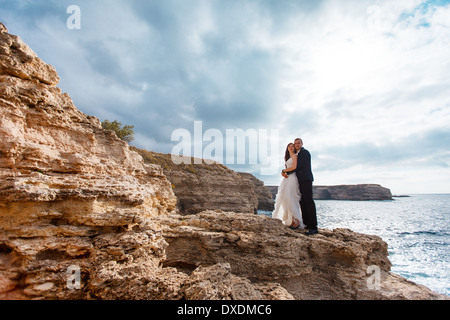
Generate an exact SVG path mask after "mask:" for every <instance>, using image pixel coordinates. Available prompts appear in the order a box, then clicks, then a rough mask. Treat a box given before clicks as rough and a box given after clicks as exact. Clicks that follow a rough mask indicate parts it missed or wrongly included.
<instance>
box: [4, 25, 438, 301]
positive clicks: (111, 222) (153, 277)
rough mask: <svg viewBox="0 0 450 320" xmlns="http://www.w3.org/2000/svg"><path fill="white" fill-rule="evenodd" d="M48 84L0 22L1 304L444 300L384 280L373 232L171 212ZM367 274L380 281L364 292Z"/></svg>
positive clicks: (165, 195)
mask: <svg viewBox="0 0 450 320" xmlns="http://www.w3.org/2000/svg"><path fill="white" fill-rule="evenodd" d="M57 82H58V76H57V74H56V72H55V70H54V68H53V67H51V66H50V65H47V64H45V63H44V62H42V61H41V60H40V59H39V58H38V57H37V56H36V55H35V54H34V53H33V51H32V50H31V49H30V48H28V47H27V46H26V45H25V44H24V43H23V42H22V41H21V40H20V38H19V37H17V36H13V35H10V34H8V32H7V30H6V28H5V27H4V26H3V25H1V24H0V299H302V298H311V299H336V298H337V299H374V298H375V299H378V298H380V299H392V298H401V299H437V298H442V297H443V296H441V295H437V294H435V293H433V292H431V291H430V290H428V289H427V288H425V287H423V286H419V285H416V284H413V283H411V282H408V281H406V280H405V279H403V278H401V277H399V276H396V275H394V274H392V273H390V263H389V260H388V258H387V249H386V248H387V245H386V243H384V242H383V241H382V240H381V239H380V238H378V237H374V236H367V235H361V234H357V233H354V232H351V231H350V230H342V229H340V230H334V231H329V230H321V234H320V235H317V236H313V237H307V236H305V235H303V234H301V233H298V232H295V231H292V230H290V229H286V228H285V227H284V226H283V225H282V224H281V222H279V221H276V220H272V219H269V218H266V217H262V216H257V215H253V214H242V213H233V212H223V211H205V212H201V213H198V214H196V215H180V214H178V213H177V207H176V200H177V199H176V197H175V195H174V193H173V188H172V185H171V183H170V182H169V180H167V178H166V176H165V175H164V173H163V169H162V168H161V166H158V165H150V164H146V163H145V162H144V160H143V159H142V157H141V156H140V155H138V154H137V153H136V152H133V151H132V150H130V149H129V147H128V146H127V144H126V143H124V142H122V141H121V140H119V139H118V138H117V137H116V136H115V134H114V133H112V132H110V131H105V130H103V129H102V128H101V126H100V123H99V121H98V119H96V118H94V117H90V116H86V115H85V114H83V113H82V112H80V111H79V110H77V109H76V108H75V106H74V105H73V103H72V101H71V99H70V97H69V96H68V95H67V94H64V93H61V91H60V90H59V89H58V88H57V87H56V84H57ZM368 266H376V267H377V268H379V270H380V280H381V281H380V286H379V287H375V288H373V287H371V286H370V285H368V284H367V283H368V282H367V280H368V279H369V278H368V277H369V275H368V274H367V267H368ZM444 298H445V297H444Z"/></svg>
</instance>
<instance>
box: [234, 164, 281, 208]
mask: <svg viewBox="0 0 450 320" xmlns="http://www.w3.org/2000/svg"><path fill="white" fill-rule="evenodd" d="M239 174H240V175H241V177H243V178H244V179H247V180H248V181H250V182H251V183H252V184H253V187H254V188H255V193H256V197H257V198H258V210H266V211H272V210H274V209H275V201H274V198H272V192H271V191H270V190H269V189H268V188H267V187H266V186H265V185H264V182H263V181H261V180H259V179H258V178H256V177H255V176H254V175H252V174H250V173H246V172H239Z"/></svg>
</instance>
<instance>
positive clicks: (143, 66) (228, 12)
mask: <svg viewBox="0 0 450 320" xmlns="http://www.w3.org/2000/svg"><path fill="white" fill-rule="evenodd" d="M70 4H72V3H71V1H68V0H64V1H40V0H36V1H23V0H21V1H15V2H11V1H6V0H0V5H1V7H2V17H3V19H5V21H4V22H5V23H6V25H7V26H8V28H9V30H10V32H12V33H16V34H19V35H20V36H21V37H22V38H23V39H24V40H25V42H26V43H28V44H29V45H30V46H31V47H32V48H33V50H35V51H36V52H37V54H38V55H39V56H40V57H41V58H43V60H44V61H46V62H48V63H50V64H52V65H54V66H55V67H56V69H57V70H58V73H59V74H60V77H61V83H60V87H61V88H62V90H64V91H66V92H68V93H69V94H70V95H71V97H72V98H73V99H74V101H75V104H76V105H77V107H79V108H80V109H81V110H82V111H84V112H85V113H88V114H92V115H95V116H97V117H99V118H100V119H102V120H103V119H105V118H108V119H110V120H113V119H117V120H119V121H121V122H122V123H127V124H133V125H134V126H135V130H136V140H135V142H134V143H135V144H136V145H138V146H141V147H145V148H148V149H153V150H155V151H160V152H170V151H171V149H172V147H173V145H174V143H173V142H172V141H170V137H171V133H172V132H173V131H174V130H175V129H178V128H186V129H188V130H191V128H193V122H194V121H195V120H199V121H202V122H203V127H204V130H206V129H209V128H216V129H218V130H220V131H221V132H222V133H223V134H225V131H226V129H235V128H242V129H244V130H246V129H259V128H263V129H267V130H271V129H279V130H280V137H279V140H280V141H279V152H280V154H282V153H283V152H284V148H285V145H286V143H287V142H289V141H291V140H292V139H294V138H295V137H298V136H300V137H302V138H303V140H304V142H305V146H307V148H308V149H309V150H310V151H311V153H312V155H313V167H314V169H315V173H316V174H315V176H316V180H317V181H318V182H324V183H331V182H337V183H339V180H346V181H352V182H354V181H357V182H360V183H365V182H371V181H369V180H370V179H374V180H376V181H379V182H380V183H382V184H393V185H396V186H397V187H399V188H400V187H401V185H402V183H401V182H398V181H401V176H399V175H398V174H397V173H398V172H402V173H403V175H404V176H405V179H404V183H403V186H404V188H405V189H408V187H409V185H410V182H411V181H410V180H409V178H407V177H409V173H412V172H426V174H427V175H428V176H430V177H431V176H432V177H434V178H435V180H434V181H435V185H436V186H439V187H436V189H435V190H446V191H447V192H448V191H450V190H449V189H448V187H445V183H444V182H443V181H444V180H443V179H444V178H447V181H448V177H449V175H450V173H449V168H448V165H449V164H450V155H449V153H448V151H447V149H448V148H447V147H446V146H448V145H449V144H448V142H449V141H448V140H449V132H448V130H447V129H446V128H447V126H448V123H450V113H449V107H450V98H449V97H448V87H450V78H449V77H448V71H449V70H450V43H449V39H450V18H449V17H450V5H449V3H448V1H425V0H414V1H411V0H396V1H387V0H382V1H370V0H363V1H361V0H358V1H356V0H355V1H328V0H323V1H288V0H286V1H262V0H261V1H257V0H248V1H239V2H235V1H205V0H195V1H189V2H187V1H180V0H179V1H176V0H171V1H121V0H117V1H114V2H111V1H105V0H103V1H95V2H93V1H78V5H79V6H80V8H81V14H82V28H81V30H76V31H75V30H68V29H67V28H66V19H67V18H68V15H67V13H66V8H67V7H68V6H69V5H70ZM420 150H421V151H420ZM280 165H282V159H280ZM240 169H241V170H244V171H251V172H258V168H257V166H252V165H248V166H244V167H240ZM372 170H375V171H376V172H383V176H384V177H386V178H382V177H378V176H374V175H372V174H369V173H368V172H372ZM395 170H396V172H397V173H396V172H394V171H395ZM406 170H409V171H408V172H407V171H406ZM439 173H440V174H439ZM394 177H395V178H394ZM260 178H263V179H264V180H265V181H267V182H268V183H271V184H273V183H277V182H279V177H278V176H270V177H268V176H260ZM383 179H384V180H383ZM387 186H389V185H387ZM427 190H430V189H429V188H427ZM402 191H403V190H400V191H399V192H402ZM404 192H406V191H404Z"/></svg>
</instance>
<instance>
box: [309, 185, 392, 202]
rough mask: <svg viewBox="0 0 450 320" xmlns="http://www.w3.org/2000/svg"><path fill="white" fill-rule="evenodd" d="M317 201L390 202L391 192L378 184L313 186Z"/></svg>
mask: <svg viewBox="0 0 450 320" xmlns="http://www.w3.org/2000/svg"><path fill="white" fill-rule="evenodd" d="M314 197H315V199H317V200H357V201H366V200H392V193H391V190H389V189H388V188H384V187H382V186H380V185H378V184H357V185H338V186H314Z"/></svg>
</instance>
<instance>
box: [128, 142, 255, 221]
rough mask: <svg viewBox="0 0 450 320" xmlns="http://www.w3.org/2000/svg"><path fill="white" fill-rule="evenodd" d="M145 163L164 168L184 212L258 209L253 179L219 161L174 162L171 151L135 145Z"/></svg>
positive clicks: (253, 210) (179, 205) (248, 211)
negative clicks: (159, 150)
mask: <svg viewBox="0 0 450 320" xmlns="http://www.w3.org/2000/svg"><path fill="white" fill-rule="evenodd" d="M133 150H135V151H137V152H138V153H139V154H140V155H141V156H142V157H143V158H144V160H145V162H146V163H150V164H157V165H160V166H161V167H162V168H163V171H164V175H165V176H166V177H167V179H168V180H169V181H170V182H171V183H172V187H173V191H174V192H175V195H176V196H177V198H178V208H179V211H180V213H181V214H196V213H199V212H202V211H204V210H215V209H220V210H223V211H230V212H242V213H252V214H253V213H256V210H257V209H258V195H257V193H256V191H255V185H254V183H253V181H251V180H249V179H248V178H246V177H242V176H241V175H240V174H238V173H236V172H235V171H233V170H230V169H229V168H227V167H226V166H224V165H222V164H220V163H213V164H206V163H202V164H194V163H195V162H197V161H194V160H193V159H192V158H191V159H189V160H190V161H189V162H191V164H184V163H183V164H175V163H174V162H173V161H172V157H171V155H170V154H162V153H157V152H153V151H147V150H142V149H138V148H133Z"/></svg>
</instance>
